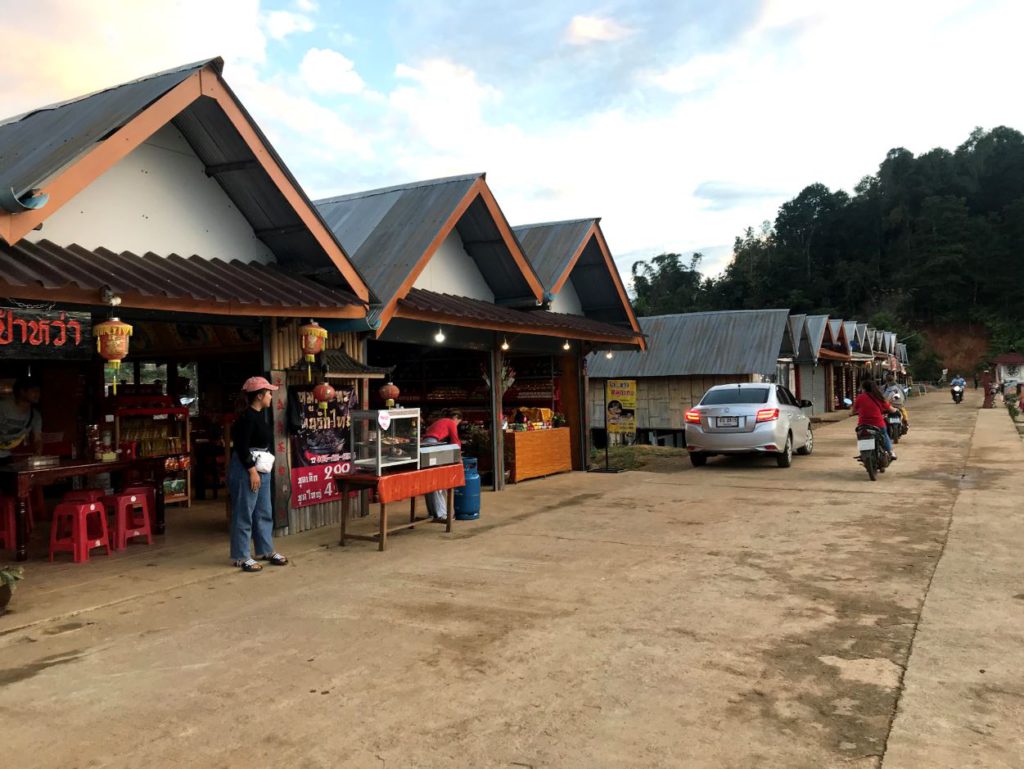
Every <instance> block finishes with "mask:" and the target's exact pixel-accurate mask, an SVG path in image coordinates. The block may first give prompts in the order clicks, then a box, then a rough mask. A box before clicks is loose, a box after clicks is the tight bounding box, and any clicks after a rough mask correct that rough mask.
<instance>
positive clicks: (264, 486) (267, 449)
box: [228, 376, 288, 572]
mask: <svg viewBox="0 0 1024 769" xmlns="http://www.w3.org/2000/svg"><path fill="white" fill-rule="evenodd" d="M275 390H277V387H276V386H274V385H272V384H271V383H270V382H268V381H267V380H266V379H265V378H264V377H261V376H254V377H249V378H248V379H246V380H245V384H243V385H242V393H241V405H242V411H241V413H240V414H239V415H238V419H236V420H235V423H234V424H233V425H232V426H231V442H232V447H231V462H230V464H229V465H228V489H229V490H230V493H231V560H232V563H234V565H235V566H238V567H240V568H241V569H242V571H249V572H255V571H262V570H263V566H261V565H260V564H259V562H258V561H257V560H255V559H253V558H252V557H251V556H250V552H251V550H250V547H251V545H252V544H253V542H255V544H256V552H257V553H258V555H257V556H256V558H258V559H260V560H263V561H267V562H268V563H270V564H271V565H272V566H284V565H285V564H287V563H288V559H287V558H285V557H284V556H283V555H281V554H280V553H278V552H277V551H276V550H274V543H273V540H272V536H273V533H274V511H273V506H272V505H271V501H270V473H271V471H272V470H273V468H274V455H273V454H272V453H271V448H272V447H273V445H274V434H273V431H272V430H271V427H270V422H269V421H268V420H267V418H266V413H264V412H266V410H267V409H269V408H270V404H271V401H272V400H273V397H274V391H275Z"/></svg>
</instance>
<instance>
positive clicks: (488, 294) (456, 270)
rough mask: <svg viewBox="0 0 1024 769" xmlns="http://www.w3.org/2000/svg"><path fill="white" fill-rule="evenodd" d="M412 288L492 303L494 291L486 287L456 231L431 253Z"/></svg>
mask: <svg viewBox="0 0 1024 769" xmlns="http://www.w3.org/2000/svg"><path fill="white" fill-rule="evenodd" d="M413 288H422V289H424V290H425V291H435V292H437V293H439V294H454V295H455V296H467V297H469V298H470V299H483V300H484V301H487V302H493V301H494V292H493V291H491V287H490V286H488V285H487V281H486V280H484V276H483V274H482V273H481V272H480V269H479V268H478V267H477V266H476V262H474V261H473V257H471V256H470V255H469V254H467V253H466V249H465V247H464V246H463V245H462V238H461V237H460V236H459V233H458V231H456V230H452V231H451V233H450V234H449V235H448V237H447V238H445V240H444V243H442V244H441V246H440V248H438V249H437V251H435V252H434V255H433V256H432V257H430V261H428V262H427V266H426V267H424V268H423V272H421V273H420V274H419V277H418V278H416V282H415V283H414V284H413Z"/></svg>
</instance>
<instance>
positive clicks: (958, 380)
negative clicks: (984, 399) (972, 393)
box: [949, 374, 967, 399]
mask: <svg viewBox="0 0 1024 769" xmlns="http://www.w3.org/2000/svg"><path fill="white" fill-rule="evenodd" d="M957 385H959V386H960V393H961V397H963V392H964V391H965V390H967V380H966V379H964V378H963V377H962V376H960V375H959V374H957V375H956V376H955V377H953V378H952V379H951V380H949V391H950V393H953V388H954V387H956V386H957ZM953 398H954V399H955V398H956V394H955V393H954V394H953Z"/></svg>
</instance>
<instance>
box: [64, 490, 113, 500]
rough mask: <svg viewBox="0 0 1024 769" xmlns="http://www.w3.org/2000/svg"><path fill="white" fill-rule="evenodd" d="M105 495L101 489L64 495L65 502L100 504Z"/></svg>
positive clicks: (76, 491)
mask: <svg viewBox="0 0 1024 769" xmlns="http://www.w3.org/2000/svg"><path fill="white" fill-rule="evenodd" d="M106 495H107V493H106V492H105V491H104V490H103V489H78V490H75V491H69V492H67V493H65V494H64V501H65V502H79V503H81V502H102V501H103V497H105V496H106Z"/></svg>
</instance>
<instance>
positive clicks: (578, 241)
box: [514, 218, 640, 334]
mask: <svg viewBox="0 0 1024 769" xmlns="http://www.w3.org/2000/svg"><path fill="white" fill-rule="evenodd" d="M514 232H515V234H516V237H517V238H519V242H520V243H521V244H522V246H523V251H524V252H525V253H526V257H527V258H528V259H529V260H530V264H532V265H533V268H534V270H536V272H537V277H538V278H540V281H541V285H542V286H543V287H544V293H545V297H546V298H549V297H550V298H553V297H554V296H555V295H557V294H558V293H559V292H561V291H562V289H563V288H564V287H565V284H566V283H567V282H569V281H571V282H572V286H573V288H574V289H575V291H576V295H577V296H578V297H579V299H580V304H581V306H582V308H583V313H584V315H586V316H587V317H588V318H594V319H596V320H601V321H604V322H606V323H616V324H621V325H628V326H629V327H630V328H631V329H633V331H635V332H636V333H637V334H639V333H640V326H639V324H638V323H637V319H636V315H635V314H634V312H633V307H632V305H631V304H630V302H629V296H628V295H627V294H626V287H625V286H624V285H623V283H622V278H621V276H620V275H619V269H618V267H616V265H615V260H614V259H613V258H612V254H611V250H610V249H609V248H608V243H607V241H606V240H605V237H604V233H603V232H602V231H601V220H600V219H597V218H593V219H575V220H571V221H564V222H545V223H541V224H524V225H520V226H517V227H515V228H514Z"/></svg>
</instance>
